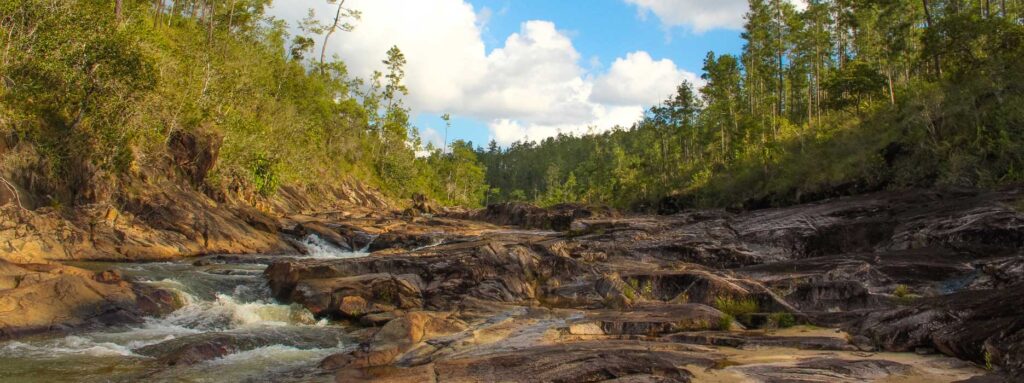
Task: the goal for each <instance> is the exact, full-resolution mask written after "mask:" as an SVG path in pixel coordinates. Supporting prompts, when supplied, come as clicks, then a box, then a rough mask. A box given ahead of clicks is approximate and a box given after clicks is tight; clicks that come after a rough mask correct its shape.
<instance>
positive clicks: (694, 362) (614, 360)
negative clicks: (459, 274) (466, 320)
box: [433, 341, 714, 382]
mask: <svg viewBox="0 0 1024 383" xmlns="http://www.w3.org/2000/svg"><path fill="white" fill-rule="evenodd" d="M713 365H714V361H713V360H712V359H710V358H708V357H707V356H706V354H705V355H701V354H700V353H696V352H692V351H691V350H688V349H686V348H677V347H676V346H674V345H671V344H669V345H642V344H639V343H636V342H620V341H590V342H574V343H568V344H557V345H549V346H539V347H532V348H528V349H523V350H518V351H513V352H504V353H495V354H489V355H484V356H476V357H474V356H470V357H463V358H455V359H450V360H444V361H439V362H435V363H434V368H433V369H434V372H435V374H436V376H437V381H445V382H448V381H502V382H597V381H648V382H650V381H655V382H690V381H691V380H692V378H693V374H692V373H691V372H690V371H688V370H687V369H686V368H685V367H683V366H694V367H697V368H709V367H711V366H713Z"/></svg>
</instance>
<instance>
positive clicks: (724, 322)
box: [715, 314, 736, 331]
mask: <svg viewBox="0 0 1024 383" xmlns="http://www.w3.org/2000/svg"><path fill="white" fill-rule="evenodd" d="M735 320H736V319H735V318H734V317H733V316H732V315H729V314H724V315H722V317H721V318H718V323H715V329H717V330H718V331H729V330H731V329H732V323H733V322H734V321H735Z"/></svg>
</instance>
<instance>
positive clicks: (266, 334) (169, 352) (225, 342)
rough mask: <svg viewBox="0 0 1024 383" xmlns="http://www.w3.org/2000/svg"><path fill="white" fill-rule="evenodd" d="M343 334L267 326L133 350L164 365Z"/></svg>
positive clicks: (315, 343)
mask: <svg viewBox="0 0 1024 383" xmlns="http://www.w3.org/2000/svg"><path fill="white" fill-rule="evenodd" d="M346 339H347V337H346V336H345V334H344V332H343V331H341V330H337V329H334V330H332V329H329V328H302V327H268V328H263V329H259V330H258V331H251V330H238V331H232V332H211V333H201V334H195V335H186V336H183V337H179V338H176V339H172V340H168V341H164V342H161V343H157V344H154V345H149V346H145V347H142V348H138V349H135V350H133V352H135V353H137V354H140V355H145V356H150V357H153V358H156V359H157V361H158V362H159V363H160V364H162V365H165V366H181V365H191V364H196V363H200V362H204V361H208V360H213V359H217V358H221V357H224V356H227V355H230V354H234V353H238V352H242V351H249V350H253V349H257V348H260V347H266V346H270V345H283V346H287V347H294V348H298V349H317V348H334V347H338V345H339V344H341V343H342V342H343V341H345V340H346Z"/></svg>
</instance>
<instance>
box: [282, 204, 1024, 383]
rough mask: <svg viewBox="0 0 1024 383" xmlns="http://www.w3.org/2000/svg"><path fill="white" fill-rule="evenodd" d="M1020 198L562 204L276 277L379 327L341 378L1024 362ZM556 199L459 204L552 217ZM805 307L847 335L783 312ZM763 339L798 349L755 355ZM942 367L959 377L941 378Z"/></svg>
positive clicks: (867, 371)
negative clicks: (716, 205)
mask: <svg viewBox="0 0 1024 383" xmlns="http://www.w3.org/2000/svg"><path fill="white" fill-rule="evenodd" d="M1020 201H1021V196H1020V195H1018V194H1017V193H1016V192H1013V191H1008V192H985V193H982V192H973V191H913V192H903V193H896V192H893V193H878V194H873V195H866V196H860V197H854V198H844V199H838V200H832V201H826V202H822V203H817V204H809V205H802V206H796V207H791V208H784V209H773V210H763V211H754V212H748V213H730V212H725V211H697V212H687V213H682V214H677V215H674V216H661V217H651V216H629V217H609V216H600V215H597V216H589V218H588V217H586V216H583V215H581V216H575V215H574V213H573V214H568V215H557V214H556V216H559V217H563V218H565V217H569V218H565V219H567V220H568V221H567V222H561V221H559V223H558V224H557V227H558V228H563V229H566V230H568V229H571V230H568V231H562V232H544V231H536V232H531V231H522V230H502V229H498V230H479V228H477V229H475V230H474V231H473V233H468V234H466V235H463V236H461V237H460V238H458V239H449V240H447V241H444V243H442V244H440V245H437V246H433V247H427V248H422V249H416V250H409V249H408V248H407V247H406V248H405V249H404V250H396V249H392V250H389V251H383V252H378V253H374V254H372V255H370V256H368V257H364V258H356V259H344V260H285V261H279V262H275V263H273V264H272V265H271V266H270V267H269V268H268V269H267V271H266V273H265V275H266V277H267V279H268V281H269V283H270V287H271V288H272V290H273V292H274V294H275V296H276V297H277V298H278V299H280V300H282V301H285V302H296V303H299V304H302V305H304V306H305V307H307V308H309V309H310V310H311V311H312V312H314V313H315V314H317V315H319V316H324V317H332V318H335V319H345V320H350V321H351V322H352V323H357V324H359V325H361V326H366V328H365V330H360V331H358V332H356V333H355V334H354V335H356V336H357V338H359V339H361V342H362V343H360V345H359V346H358V347H354V348H353V349H351V350H349V351H347V352H344V353H342V354H338V355H334V356H332V357H330V358H328V359H326V360H325V361H324V362H323V363H322V368H324V369H326V370H328V371H333V372H334V373H335V374H336V375H337V378H338V381H351V380H362V379H367V380H374V379H383V380H389V381H435V380H436V381H463V380H504V381H601V380H614V379H618V380H620V381H690V380H698V381H700V380H701V379H707V380H726V381H727V380H728V379H733V378H736V379H738V378H745V379H754V380H759V381H806V380H808V379H810V380H814V379H818V380H821V379H826V380H828V381H871V380H880V379H885V378H888V377H892V376H907V377H910V378H911V379H919V380H921V381H929V380H934V381H954V380H959V379H969V378H971V377H972V376H975V375H983V374H986V371H984V368H991V369H995V370H998V371H1001V372H1000V373H999V374H1006V376H1007V378H1005V379H1014V378H1016V379H1020V378H1022V377H1024V375H1022V374H1024V367H1022V364H1021V363H1022V362H1021V361H1022V358H1024V342H1022V339H1024V331H1022V329H1024V305H1021V304H1008V302H1024V300H1022V298H1024V296H1021V295H1020V291H1024V285H1021V284H1020V281H1021V280H1022V278H1024V275H1022V268H1021V264H1022V261H1021V259H1022V250H1021V249H1022V245H1024V215H1022V214H1021V213H1020V211H1018V210H1017V209H1018V207H1019V206H1021V202H1020ZM503 214H508V215H509V216H507V217H506V216H503ZM549 216H550V215H549V213H547V212H545V211H543V210H539V209H534V208H529V209H525V210H524V209H519V208H510V206H505V207H492V208H490V209H488V210H485V211H482V212H477V213H472V214H469V215H465V216H464V218H475V219H481V220H486V221H488V222H496V223H501V224H513V225H518V226H522V227H540V228H545V229H548V228H551V227H552V226H550V225H551V222H552V221H551V220H550V218H543V217H549ZM531 217H532V218H531ZM536 217H542V218H536ZM560 219H561V218H560ZM536 222H540V224H536ZM448 224H449V225H450V226H449V230H448V232H449V233H458V232H460V230H459V228H458V226H459V224H458V222H457V221H448ZM466 225H467V227H470V226H472V224H469V223H466ZM466 231H467V232H468V231H469V230H466ZM793 324H813V325H820V326H828V327H833V328H834V327H841V328H842V329H844V330H846V331H847V333H838V332H836V331H838V330H836V331H832V330H828V331H823V330H813V329H806V328H805V329H804V330H801V331H799V332H796V333H790V332H787V331H788V330H780V329H779V328H782V327H786V326H789V325H793ZM765 330H768V331H767V332H765ZM709 347H710V348H709ZM722 347H725V348H722ZM759 348H766V349H779V348H781V349H783V350H787V351H784V352H779V351H772V352H770V353H775V354H779V355H783V354H784V355H788V357H786V358H781V359H780V357H773V358H768V359H764V360H768V361H769V362H771V363H765V362H764V360H762V362H761V363H755V362H751V361H750V360H748V359H750V358H753V359H756V360H761V359H757V357H753V356H752V355H751V354H750V353H751V352H753V353H756V349H759ZM729 350H735V351H729ZM746 350H755V351H746ZM823 350H824V351H823ZM826 351H827V352H826ZM875 351H906V352H916V353H919V354H929V353H941V354H945V355H949V356H952V357H956V358H959V359H961V360H964V361H967V362H969V363H967V364H962V365H956V363H955V362H951V361H949V360H939V359H928V357H924V356H922V357H920V358H923V359H921V360H916V359H915V360H910V359H905V360H893V359H892V358H891V357H887V356H884V355H881V354H874V353H873V352H875ZM762 356H763V355H762ZM937 364H944V366H946V367H949V368H951V369H954V370H956V371H960V373H961V375H956V374H953V375H945V376H941V377H940V376H935V375H929V374H932V373H933V372H934V368H935V367H936V365H937ZM972 365H973V366H976V367H971V366H972ZM930 371H931V372H930ZM957 376H959V377H957ZM999 376H1000V375H998V374H997V375H988V378H986V379H994V380H995V381H999V379H1004V378H1000V377H999ZM1009 377H1014V378H1009Z"/></svg>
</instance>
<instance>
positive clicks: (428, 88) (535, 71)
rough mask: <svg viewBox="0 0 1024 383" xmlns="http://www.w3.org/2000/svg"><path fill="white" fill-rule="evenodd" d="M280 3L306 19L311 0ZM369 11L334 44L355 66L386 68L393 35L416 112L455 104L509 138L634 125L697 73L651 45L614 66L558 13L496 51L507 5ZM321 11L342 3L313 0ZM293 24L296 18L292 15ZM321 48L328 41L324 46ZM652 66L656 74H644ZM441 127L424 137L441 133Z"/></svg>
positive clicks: (448, 0)
mask: <svg viewBox="0 0 1024 383" xmlns="http://www.w3.org/2000/svg"><path fill="white" fill-rule="evenodd" d="M293 4H294V3H292V4H287V5H285V4H284V2H278V3H276V4H275V6H274V8H273V9H272V11H271V14H273V15H275V16H277V17H280V18H283V19H285V20H290V21H294V20H299V19H301V18H302V17H303V16H305V14H306V9H305V7H306V5H303V6H301V7H296V6H294V5H293ZM345 4H346V6H347V7H351V8H353V9H358V10H360V11H361V12H362V14H363V16H362V20H360V21H358V22H355V24H356V28H355V30H354V31H352V32H347V33H346V32H339V33H336V34H335V35H334V36H333V37H332V38H331V41H330V43H329V46H328V50H327V51H328V54H329V55H332V54H336V55H338V56H339V57H341V59H342V60H344V61H345V63H346V64H347V65H348V67H349V70H350V72H351V74H352V75H354V76H358V77H362V78H366V77H368V76H369V75H370V74H371V73H372V72H373V71H374V70H381V69H382V66H383V65H382V64H381V60H383V59H384V55H385V52H386V51H387V49H388V48H390V47H391V46H392V45H397V46H398V47H399V48H400V49H401V50H402V52H403V53H404V54H405V56H406V60H407V62H408V64H407V66H406V68H405V69H406V80H405V81H406V84H407V85H408V87H409V90H410V94H409V96H408V97H407V98H406V101H407V103H408V105H409V106H410V107H411V108H412V109H413V112H414V113H428V114H430V113H434V114H437V113H453V114H458V115H460V116H463V117H468V118H473V119H476V120H479V121H483V122H485V123H487V124H488V127H489V129H490V131H491V135H492V137H493V138H494V139H495V140H497V141H498V142H499V143H502V144H508V143H511V142H513V141H515V140H519V139H523V138H524V137H528V138H529V139H542V138H545V137H549V136H553V135H555V134H557V133H558V132H559V131H561V132H563V133H573V134H580V133H586V132H587V131H588V129H590V127H595V128H596V130H597V131H600V130H605V129H610V128H612V127H614V126H615V125H624V126H625V125H630V124H632V123H633V122H635V121H636V120H637V119H638V118H639V117H640V116H641V115H642V114H643V110H644V109H645V107H647V106H650V105H651V104H653V103H655V102H658V101H660V100H662V99H664V97H665V96H667V95H668V94H669V93H671V92H672V90H674V88H675V86H676V85H678V83H679V81H680V80H682V79H691V78H695V76H694V75H692V74H690V73H687V72H684V71H682V70H680V69H679V68H677V67H676V65H675V64H674V63H673V62H672V61H671V60H667V59H662V60H655V59H654V58H652V57H651V56H650V55H649V54H647V53H646V52H643V51H637V52H633V53H630V54H629V55H627V57H626V58H624V59H623V58H620V59H618V60H616V61H615V63H614V64H613V65H612V67H611V68H610V69H609V72H608V73H607V74H601V73H595V72H596V71H600V70H601V69H600V68H601V66H600V65H598V64H599V62H596V63H595V62H594V60H593V59H588V60H587V64H588V67H589V68H584V67H582V66H581V64H580V62H581V55H580V53H579V52H577V51H576V49H575V47H574V46H573V42H572V40H571V39H570V37H569V36H568V35H567V34H566V33H565V32H563V31H560V30H558V28H557V27H556V25H555V24H554V23H552V22H549V21H541V20H533V21H527V22H524V23H523V24H522V25H521V28H520V31H519V32H517V33H513V34H512V35H510V36H508V37H507V38H506V39H505V41H504V45H503V46H501V47H499V48H497V49H494V50H493V51H492V52H490V53H487V52H486V49H485V47H484V43H483V36H482V35H483V29H485V28H486V25H487V23H488V22H489V21H490V20H489V19H490V17H492V16H493V15H500V14H502V12H491V11H489V10H486V9H480V10H474V8H473V6H472V5H470V4H468V3H466V2H465V0H417V1H405V0H349V1H348V2H346V3H345ZM313 6H314V8H315V9H316V13H317V15H319V16H320V17H321V18H322V19H325V20H326V18H327V17H328V15H333V11H334V9H335V8H333V6H331V5H329V4H327V3H326V2H316V3H315V4H313ZM293 24H294V23H293ZM317 49H319V47H317ZM645 74H647V75H650V76H652V78H647V77H645V76H644V75H645ZM436 133H437V132H436V131H429V130H425V131H424V133H423V138H424V139H425V140H428V141H434V140H435V137H434V135H436Z"/></svg>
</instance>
